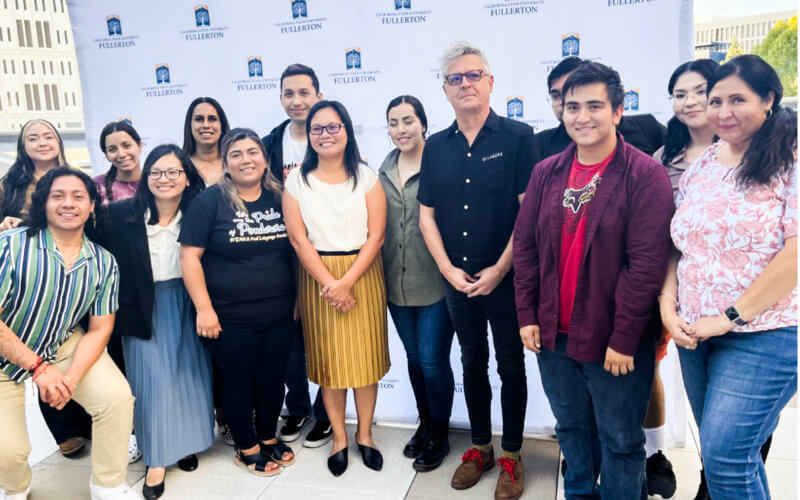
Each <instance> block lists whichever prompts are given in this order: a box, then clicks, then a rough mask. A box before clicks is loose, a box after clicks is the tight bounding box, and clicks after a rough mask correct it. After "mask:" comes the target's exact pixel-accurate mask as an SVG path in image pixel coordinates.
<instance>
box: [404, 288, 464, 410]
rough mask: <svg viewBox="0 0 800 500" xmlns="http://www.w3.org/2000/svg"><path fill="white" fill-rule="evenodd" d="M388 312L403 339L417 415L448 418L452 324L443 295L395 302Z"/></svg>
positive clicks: (450, 399)
mask: <svg viewBox="0 0 800 500" xmlns="http://www.w3.org/2000/svg"><path fill="white" fill-rule="evenodd" d="M389 312H390V313H391V315H392V320H393V321H394V325H395V327H396V328H397V334H398V335H399V336H400V340H401V341H402V342H403V347H405V350H406V358H407V359H408V376H409V378H410V379H411V387H412V389H413V390H414V399H416V402H417V410H418V411H419V415H420V417H431V418H432V419H433V420H435V421H437V422H448V421H449V420H450V412H451V410H452V409H453V386H454V383H453V370H452V369H451V368H450V347H451V346H452V345H453V326H452V323H451V322H450V316H449V315H448V313H447V304H446V303H445V301H444V299H442V300H440V301H439V302H436V303H435V304H431V305H429V306H419V307H416V306H398V305H395V304H392V303H391V302H389Z"/></svg>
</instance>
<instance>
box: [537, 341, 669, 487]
mask: <svg viewBox="0 0 800 500" xmlns="http://www.w3.org/2000/svg"><path fill="white" fill-rule="evenodd" d="M566 349H567V336H566V335H559V336H558V337H557V338H556V349H555V351H551V350H548V349H542V352H541V353H540V354H538V355H537V360H538V364H539V373H540V374H541V377H542V386H543V387H544V392H545V394H547V399H548V401H549V402H550V408H551V409H552V410H553V415H555V417H556V435H557V436H558V444H559V445H560V446H561V451H562V452H563V453H564V458H565V459H566V461H567V473H566V475H565V476H564V493H565V495H566V497H567V499H578V498H598V499H599V498H604V499H606V498H607V499H612V498H613V499H614V500H625V499H631V500H633V499H646V498H647V484H646V483H645V451H644V441H645V439H644V430H643V429H642V423H643V422H644V417H645V415H646V414H647V403H648V401H649V400H650V390H651V388H652V384H653V370H654V367H655V343H654V342H653V341H652V340H648V339H643V340H642V345H641V346H640V347H639V351H638V352H637V353H636V355H635V356H634V358H633V364H634V370H633V372H629V373H628V374H627V375H621V376H619V377H615V376H614V375H612V374H611V373H610V372H607V371H606V370H605V369H603V362H602V361H597V362H592V363H583V362H580V361H576V360H574V359H572V358H570V357H569V356H567V355H566ZM598 474H602V481H601V483H600V486H599V487H598V485H597V477H598Z"/></svg>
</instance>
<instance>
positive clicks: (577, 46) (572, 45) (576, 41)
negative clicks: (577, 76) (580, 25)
mask: <svg viewBox="0 0 800 500" xmlns="http://www.w3.org/2000/svg"><path fill="white" fill-rule="evenodd" d="M580 53H581V36H580V35H579V34H578V33H568V34H566V35H562V36H561V57H567V56H577V55H580Z"/></svg>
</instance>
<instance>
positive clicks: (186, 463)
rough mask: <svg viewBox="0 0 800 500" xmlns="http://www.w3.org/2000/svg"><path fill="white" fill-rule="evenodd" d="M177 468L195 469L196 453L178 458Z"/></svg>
mask: <svg viewBox="0 0 800 500" xmlns="http://www.w3.org/2000/svg"><path fill="white" fill-rule="evenodd" d="M178 468H179V469H180V470H183V471H186V472H192V471H193V470H195V469H197V455H195V454H194V453H192V454H191V455H187V456H185V457H183V458H181V459H180V460H178Z"/></svg>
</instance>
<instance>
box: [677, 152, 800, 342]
mask: <svg viewBox="0 0 800 500" xmlns="http://www.w3.org/2000/svg"><path fill="white" fill-rule="evenodd" d="M722 144H723V141H719V142H717V143H716V144H714V145H712V146H711V147H709V148H708V149H707V150H706V151H705V152H704V153H703V154H702V155H700V157H699V158H698V159H697V161H695V162H694V164H692V166H691V167H689V168H688V169H687V170H686V172H685V173H684V174H683V177H681V180H680V185H679V191H678V196H677V199H676V205H677V210H676V211H675V215H674V217H673V218H672V226H671V230H670V232H671V234H672V241H673V243H674V244H675V247H676V248H677V249H678V250H679V251H680V252H681V253H682V256H681V259H680V261H679V262H678V302H679V303H680V310H679V313H680V315H681V317H682V318H683V319H684V320H685V321H687V322H689V323H691V322H693V321H696V320H697V319H699V318H701V317H703V316H715V315H718V314H721V313H722V312H724V311H725V309H727V308H728V307H730V306H731V305H732V304H733V303H734V302H735V301H736V300H738V299H739V297H741V295H742V294H743V293H744V291H745V290H746V289H747V288H748V287H749V286H750V285H751V284H752V283H753V281H755V279H756V278H757V277H758V276H759V275H760V274H761V273H762V272H763V271H764V269H765V268H766V267H767V264H769V263H770V261H771V260H772V258H773V257H775V254H776V253H778V251H780V250H781V249H782V248H783V245H784V241H785V240H786V238H792V237H796V236H797V178H796V175H797V164H795V165H794V166H793V167H792V168H791V169H790V171H789V172H788V173H786V174H784V175H782V176H780V177H778V178H776V179H775V180H773V181H772V183H771V184H770V185H769V186H763V185H759V186H756V187H752V188H748V189H745V190H742V189H739V188H737V187H736V179H735V176H734V169H733V168H731V167H728V166H725V165H722V164H720V163H719V162H718V161H717V151H718V150H719V147H720V146H721V145H722ZM796 324H797V288H795V289H794V290H793V291H792V293H790V294H789V295H787V296H786V297H785V298H783V299H781V300H779V301H778V302H777V303H776V304H774V305H773V306H772V307H770V308H769V309H766V310H765V311H763V312H762V313H761V314H759V315H758V316H756V317H755V319H753V321H751V322H750V323H748V324H747V325H745V326H739V327H736V328H735V329H734V331H737V332H757V331H764V330H772V329H774V328H781V327H786V326H793V325H796Z"/></svg>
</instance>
